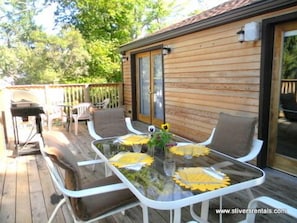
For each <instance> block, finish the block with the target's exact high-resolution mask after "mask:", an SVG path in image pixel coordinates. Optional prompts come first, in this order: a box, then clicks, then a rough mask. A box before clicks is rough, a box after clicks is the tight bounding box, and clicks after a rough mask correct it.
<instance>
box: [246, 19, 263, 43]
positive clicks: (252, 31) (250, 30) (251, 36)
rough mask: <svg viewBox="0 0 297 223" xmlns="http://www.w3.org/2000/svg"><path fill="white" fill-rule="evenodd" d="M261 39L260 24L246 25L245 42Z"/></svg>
mask: <svg viewBox="0 0 297 223" xmlns="http://www.w3.org/2000/svg"><path fill="white" fill-rule="evenodd" d="M259 38H260V25H259V23H258V22H250V23H247V24H245V25H244V40H245V41H256V40H259Z"/></svg>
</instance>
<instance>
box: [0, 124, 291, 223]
mask: <svg viewBox="0 0 297 223" xmlns="http://www.w3.org/2000/svg"><path fill="white" fill-rule="evenodd" d="M134 125H135V127H136V128H138V129H140V130H146V126H144V125H142V124H141V123H134ZM57 132H58V134H61V133H62V134H63V135H65V136H66V137H67V139H68V140H69V149H70V150H71V151H72V152H73V153H74V154H75V155H77V156H78V157H80V158H81V159H82V160H83V159H90V158H93V157H94V152H92V151H91V148H90V144H91V141H92V139H91V137H90V136H89V135H88V132H87V129H86V125H85V124H84V123H80V124H79V135H78V136H77V137H76V136H75V135H74V134H73V133H69V132H67V131H65V129H64V128H63V127H55V129H54V131H52V132H48V131H44V135H45V140H47V136H49V135H54V134H57ZM12 152H13V151H12V150H10V149H7V150H3V149H2V152H1V153H0V155H1V156H0V191H1V192H2V193H1V197H0V198H1V199H0V222H6V223H14V222H22V223H23V222H25V223H30V222H34V223H37V222H38V223H39V222H40V223H43V222H47V220H48V217H49V216H50V214H51V213H52V211H53V209H54V207H55V204H52V202H51V199H50V197H51V195H52V194H54V193H56V190H55V188H54V186H53V183H52V181H51V178H50V176H49V173H48V171H47V168H46V166H45V163H44V161H43V159H42V157H41V155H40V154H35V155H24V156H18V157H16V158H14V157H13V156H12ZM265 172H266V174H267V178H266V181H265V183H264V184H263V185H261V186H258V187H256V188H253V189H252V191H253V193H254V195H255V196H260V195H267V196H271V197H273V198H276V199H279V200H281V201H283V202H286V203H288V204H289V205H291V206H294V207H297V193H296V188H297V179H296V177H293V176H290V175H287V174H284V173H281V172H278V171H276V170H272V169H265ZM84 173H85V177H86V179H87V178H88V176H90V175H91V176H92V177H102V176H103V173H102V166H99V167H98V168H97V169H96V170H95V172H93V171H92V170H91V169H86V170H85V171H84ZM247 204H248V196H247V193H246V192H245V191H243V192H240V193H234V194H231V195H228V196H225V197H224V202H223V206H224V208H239V209H244V208H246V207H247ZM218 206H219V205H218V199H214V200H211V202H210V213H209V221H210V222H218V219H219V218H218V215H217V214H216V213H215V209H218ZM196 207H197V208H199V204H197V205H196ZM149 215H150V222H152V223H153V222H158V223H166V222H169V212H168V211H157V210H153V209H149ZM243 218H244V215H243V214H233V215H223V222H238V221H239V220H242V219H243ZM276 218H278V220H276ZM189 220H191V217H190V214H189V208H188V207H186V208H183V209H182V222H187V221H189ZM260 220H261V222H276V221H277V222H295V221H294V220H293V219H290V218H287V217H286V216H283V215H272V214H267V215H264V216H261V219H260ZM55 222H57V223H63V222H67V223H68V222H72V220H71V219H70V218H69V215H68V212H67V210H66V208H65V207H64V208H63V211H60V212H59V214H58V215H57V217H56V219H55ZM99 222H100V223H105V222H108V223H123V222H124V223H139V222H142V212H141V208H140V207H137V208H133V209H130V210H128V211H127V212H126V214H125V215H122V214H117V215H114V216H112V217H109V218H106V219H104V220H102V221H99Z"/></svg>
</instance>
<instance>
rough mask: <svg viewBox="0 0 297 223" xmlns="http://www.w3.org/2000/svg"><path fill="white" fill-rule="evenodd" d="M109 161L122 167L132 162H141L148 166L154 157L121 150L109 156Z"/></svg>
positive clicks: (132, 163)
mask: <svg viewBox="0 0 297 223" xmlns="http://www.w3.org/2000/svg"><path fill="white" fill-rule="evenodd" d="M109 161H110V162H111V163H112V164H113V165H114V166H116V167H118V168H123V167H127V166H130V165H134V164H143V165H147V166H149V165H151V164H152V162H153V161H154V159H153V157H151V156H149V155H147V154H145V153H131V152H123V153H118V154H117V155H115V156H114V157H112V158H110V159H109Z"/></svg>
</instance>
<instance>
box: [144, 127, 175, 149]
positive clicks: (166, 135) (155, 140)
mask: <svg viewBox="0 0 297 223" xmlns="http://www.w3.org/2000/svg"><path fill="white" fill-rule="evenodd" d="M169 128H170V125H169V123H165V124H162V125H161V129H160V130H159V131H158V132H156V128H155V126H153V125H150V126H149V127H148V131H149V133H150V134H151V138H150V140H149V142H148V145H149V146H151V147H152V146H154V147H157V148H161V149H165V148H166V146H167V145H168V144H169V142H170V140H171V138H172V134H171V133H170V132H169Z"/></svg>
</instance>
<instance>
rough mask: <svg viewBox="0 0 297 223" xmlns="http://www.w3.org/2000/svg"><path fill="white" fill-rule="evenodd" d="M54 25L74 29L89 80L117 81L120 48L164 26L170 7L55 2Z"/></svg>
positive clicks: (154, 0)
mask: <svg viewBox="0 0 297 223" xmlns="http://www.w3.org/2000/svg"><path fill="white" fill-rule="evenodd" d="M57 1H58V2H59V7H58V10H57V22H58V23H60V24H62V25H63V26H64V27H67V26H71V25H73V26H75V27H76V28H77V29H78V30H80V32H81V33H82V35H83V37H84V39H85V40H86V41H87V46H88V47H87V48H88V51H89V53H90V55H91V57H92V59H91V61H90V63H89V73H90V76H91V77H95V76H98V75H99V76H100V77H102V78H103V79H105V80H106V81H108V82H114V81H120V80H121V73H120V55H119V53H118V51H117V49H118V47H119V46H120V45H121V44H124V43H126V42H128V41H131V40H132V39H136V38H138V37H139V36H140V35H142V34H143V33H144V32H153V31H156V30H158V29H160V28H161V27H163V26H164V25H166V24H165V23H163V22H162V21H163V18H165V17H166V16H167V15H168V14H169V8H170V5H168V4H165V1H164V0H74V1H70V0H57Z"/></svg>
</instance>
